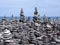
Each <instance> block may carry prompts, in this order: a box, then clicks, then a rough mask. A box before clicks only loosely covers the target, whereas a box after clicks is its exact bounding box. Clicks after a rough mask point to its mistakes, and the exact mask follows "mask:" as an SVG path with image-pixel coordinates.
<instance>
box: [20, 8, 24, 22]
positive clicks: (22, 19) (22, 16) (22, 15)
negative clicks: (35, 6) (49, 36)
mask: <svg viewBox="0 0 60 45" xmlns="http://www.w3.org/2000/svg"><path fill="white" fill-rule="evenodd" d="M20 22H24V12H23V8H21V12H20Z"/></svg>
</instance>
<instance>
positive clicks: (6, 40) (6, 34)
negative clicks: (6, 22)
mask: <svg viewBox="0 0 60 45" xmlns="http://www.w3.org/2000/svg"><path fill="white" fill-rule="evenodd" d="M3 41H4V45H8V44H10V43H13V40H12V34H11V33H10V31H9V30H7V29H5V30H4V32H3Z"/></svg>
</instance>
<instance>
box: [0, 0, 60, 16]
mask: <svg viewBox="0 0 60 45" xmlns="http://www.w3.org/2000/svg"><path fill="white" fill-rule="evenodd" d="M35 7H37V9H38V12H39V13H38V14H40V16H43V15H44V14H45V15H46V16H51V17H55V16H60V0H0V16H11V15H12V14H13V15H14V16H20V10H21V8H23V10H24V15H25V16H33V15H34V8H35Z"/></svg>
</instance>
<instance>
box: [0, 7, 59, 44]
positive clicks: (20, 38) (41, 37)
mask: <svg viewBox="0 0 60 45" xmlns="http://www.w3.org/2000/svg"><path fill="white" fill-rule="evenodd" d="M0 45H60V20H59V18H58V17H57V18H56V19H54V20H51V18H50V17H46V16H45V15H44V16H43V19H41V18H40V15H39V14H38V11H37V8H36V7H35V11H34V16H33V19H32V20H30V17H27V20H25V16H24V12H23V9H21V13H20V19H19V20H18V19H17V17H15V18H14V16H13V15H12V17H11V19H10V20H6V16H4V17H2V19H1V21H0Z"/></svg>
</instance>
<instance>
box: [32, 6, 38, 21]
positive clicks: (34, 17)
mask: <svg viewBox="0 0 60 45" xmlns="http://www.w3.org/2000/svg"><path fill="white" fill-rule="evenodd" d="M38 18H39V15H38V10H37V7H35V11H34V16H33V21H34V22H37V20H38Z"/></svg>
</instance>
